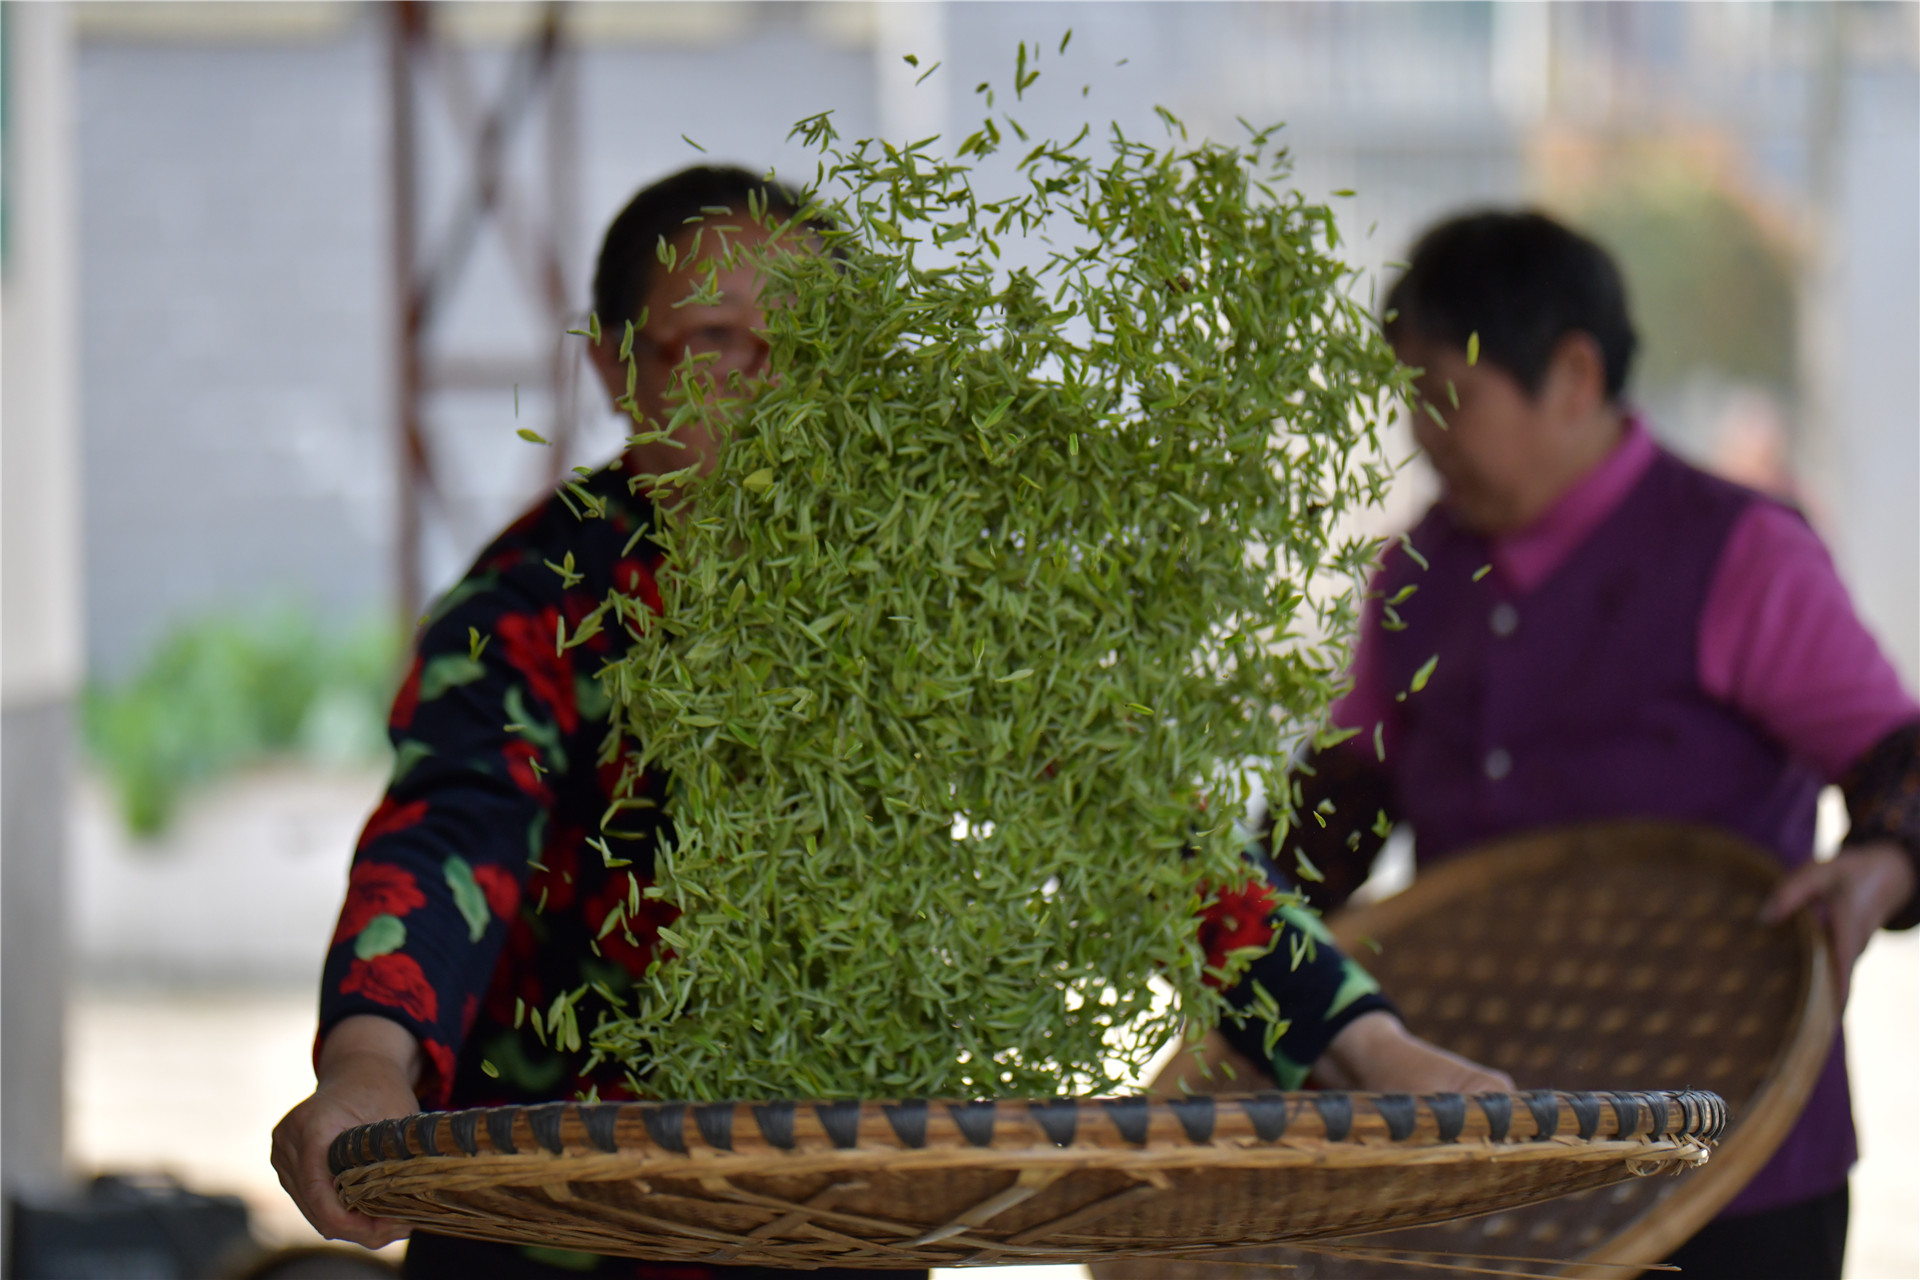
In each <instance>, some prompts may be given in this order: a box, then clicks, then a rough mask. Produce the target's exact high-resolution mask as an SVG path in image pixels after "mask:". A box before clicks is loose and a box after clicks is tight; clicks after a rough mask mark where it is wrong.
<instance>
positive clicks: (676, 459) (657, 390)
mask: <svg viewBox="0 0 1920 1280" xmlns="http://www.w3.org/2000/svg"><path fill="white" fill-rule="evenodd" d="M722 230H724V231H725V234H726V242H727V243H728V244H729V245H732V246H735V247H737V248H738V249H740V250H742V251H743V252H740V253H738V254H736V256H735V260H734V264H733V266H732V267H731V268H729V267H727V266H726V265H725V264H724V263H721V264H719V265H718V271H717V275H716V280H715V283H716V285H717V286H718V290H719V297H718V298H717V299H716V300H708V301H701V302H691V301H688V299H689V298H690V297H691V296H692V295H693V293H694V292H695V291H696V290H697V289H698V288H699V287H700V286H701V285H702V284H703V283H704V282H705V280H706V275H707V270H708V268H709V267H710V266H713V265H715V264H716V263H717V262H718V260H719V259H720V258H721V257H722V256H723V253H724V251H723V250H722V248H721V241H720V235H719V232H721V231H722ZM695 234H696V229H695V228H693V227H688V228H687V229H686V230H684V231H682V232H681V233H680V234H679V235H678V236H675V237H673V238H672V239H671V240H669V241H668V243H669V244H670V245H672V247H673V248H674V249H675V250H676V251H677V252H678V253H679V255H680V260H679V262H678V263H677V264H676V266H675V267H674V269H673V270H672V271H667V270H665V269H664V264H662V265H661V266H660V267H656V269H655V270H654V272H653V273H652V276H651V279H650V282H649V284H648V287H647V295H646V297H645V298H644V299H643V300H642V301H643V303H644V305H645V307H646V312H645V315H646V323H645V324H644V325H642V326H639V327H637V328H636V329H635V330H634V337H633V363H634V374H635V378H634V389H633V399H634V404H635V407H636V408H637V409H638V410H639V416H640V418H641V420H643V421H645V422H650V423H657V422H665V421H666V420H667V417H668V416H669V414H670V413H671V412H672V406H670V405H669V404H668V403H667V392H668V389H669V388H670V387H671V385H672V383H673V374H674V370H675V369H676V368H678V367H679V366H680V364H681V363H682V362H683V361H684V360H685V359H686V358H687V357H688V356H689V355H691V356H694V357H707V358H708V359H707V363H705V364H704V365H702V366H701V375H702V376H703V377H704V378H706V379H707V380H708V381H709V382H711V383H712V385H713V386H714V387H716V388H718V389H720V390H721V391H722V393H723V394H724V392H725V389H726V388H727V386H728V384H729V381H730V379H731V378H732V375H734V374H738V375H739V376H740V379H741V380H742V381H750V380H752V379H754V378H759V377H762V376H764V375H765V374H766V371H767V342H766V338H765V336H764V332H763V331H764V330H765V328H766V323H767V320H766V313H765V312H764V311H763V310H762V309H761V306H760V278H759V273H758V272H757V271H755V270H754V268H753V266H752V264H751V263H750V262H749V261H748V260H747V259H748V258H749V256H750V255H749V254H748V253H747V252H744V251H745V250H752V249H756V248H759V247H760V246H762V245H764V244H765V243H766V242H767V233H766V231H765V230H763V229H762V228H761V227H760V226H758V225H757V224H753V223H748V224H745V225H728V224H709V225H707V226H706V227H705V232H704V234H702V235H701V236H700V249H699V254H698V256H693V257H690V256H689V255H690V251H691V250H692V248H693V241H694V236H695ZM676 304H678V305H676ZM620 338H621V335H620V333H618V332H615V331H613V330H610V329H609V330H604V331H603V333H602V341H601V347H600V348H599V349H598V350H597V351H596V352H595V356H596V363H597V364H598V365H599V367H600V372H601V376H602V378H603V379H604V380H606V382H607V390H608V392H609V394H610V395H611V396H612V397H613V398H614V399H616V400H617V399H619V398H620V397H622V396H624V395H625V394H626V385H627V374H626V369H625V367H624V366H623V365H621V364H620V362H619V360H618V359H617V355H616V354H615V353H617V351H618V349H619V345H620ZM718 459H719V442H718V441H717V440H716V439H715V438H714V436H713V433H712V431H711V430H709V429H708V428H707V427H706V426H705V425H704V424H700V423H688V424H686V425H684V426H682V427H681V428H680V429H679V430H678V431H676V432H675V433H674V436H673V439H672V441H670V442H669V441H652V442H648V443H645V444H638V445H633V446H631V447H629V449H628V451H627V460H628V465H629V467H630V469H631V470H633V471H634V472H636V473H638V474H640V475H663V474H665V473H667V472H670V471H679V470H682V469H684V468H686V467H689V466H695V467H698V468H699V474H701V475H705V474H706V473H707V472H709V471H711V470H712V469H713V466H714V463H715V462H717V461H718Z"/></svg>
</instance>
